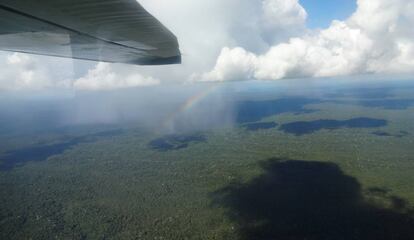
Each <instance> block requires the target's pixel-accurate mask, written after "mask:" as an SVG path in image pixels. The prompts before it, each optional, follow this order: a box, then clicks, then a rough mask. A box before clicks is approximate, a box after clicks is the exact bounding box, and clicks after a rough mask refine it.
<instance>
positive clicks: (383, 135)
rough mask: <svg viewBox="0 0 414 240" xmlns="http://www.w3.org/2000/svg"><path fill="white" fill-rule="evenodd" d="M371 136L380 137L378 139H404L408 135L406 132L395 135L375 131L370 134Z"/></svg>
mask: <svg viewBox="0 0 414 240" xmlns="http://www.w3.org/2000/svg"><path fill="white" fill-rule="evenodd" d="M372 134H374V135H376V136H380V137H396V138H402V137H406V136H408V135H410V134H409V133H408V132H406V131H399V132H398V133H395V134H392V133H389V132H384V131H375V132H372Z"/></svg>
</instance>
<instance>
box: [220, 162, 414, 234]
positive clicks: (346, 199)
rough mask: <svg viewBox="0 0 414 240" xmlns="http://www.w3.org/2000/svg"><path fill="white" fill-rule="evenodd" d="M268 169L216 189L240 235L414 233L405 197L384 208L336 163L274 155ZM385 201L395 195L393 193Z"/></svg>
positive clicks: (413, 224) (266, 163) (266, 166)
mask: <svg viewBox="0 0 414 240" xmlns="http://www.w3.org/2000/svg"><path fill="white" fill-rule="evenodd" d="M263 169H264V173H263V175H261V176H259V177H257V178H255V179H253V180H251V181H250V182H247V183H234V184H231V185H230V186H228V187H226V188H224V189H221V190H219V191H217V192H215V193H213V195H212V196H213V199H214V200H213V202H214V205H215V206H218V207H224V208H225V209H226V210H227V214H228V217H229V218H230V219H231V220H232V221H234V222H235V223H237V226H238V227H237V229H238V231H239V232H238V233H239V234H240V238H241V239H249V240H250V239H283V240H304V239H306V240H332V239H335V240H336V239H340V240H349V239H355V240H357V239H361V240H367V239H368V240H369V239H372V240H386V239H387V240H389V239H394V240H400V239H414V227H413V226H414V218H413V211H412V209H408V208H407V206H406V204H405V202H402V203H401V201H400V200H401V199H400V200H398V201H397V203H396V204H395V205H392V206H395V207H394V208H392V209H385V208H382V207H380V206H378V205H375V204H373V203H370V202H368V201H367V200H366V199H364V197H363V195H362V193H361V186H360V184H359V183H358V182H357V180H356V179H355V178H353V177H350V176H347V175H345V174H344V173H343V172H342V171H341V169H340V168H339V167H338V166H337V165H335V164H333V163H324V162H310V161H292V160H281V159H270V160H268V161H266V162H264V163H263ZM385 200H386V201H390V202H392V201H394V200H393V199H392V198H388V199H385Z"/></svg>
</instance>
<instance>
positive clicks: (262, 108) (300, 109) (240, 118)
mask: <svg viewBox="0 0 414 240" xmlns="http://www.w3.org/2000/svg"><path fill="white" fill-rule="evenodd" d="M319 102H320V100H317V99H309V98H282V99H277V100H270V101H245V102H241V103H239V104H238V105H237V106H236V121H237V122H238V123H248V122H257V121H260V120H262V119H263V118H265V117H269V116H273V115H277V114H282V113H288V112H290V113H296V114H300V113H310V112H315V111H316V110H310V109H305V108H304V107H305V106H306V105H308V104H313V103H319Z"/></svg>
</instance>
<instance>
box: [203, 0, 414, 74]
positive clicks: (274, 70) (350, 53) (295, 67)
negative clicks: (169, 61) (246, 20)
mask: <svg viewBox="0 0 414 240" xmlns="http://www.w3.org/2000/svg"><path fill="white" fill-rule="evenodd" d="M413 5H414V3H413V2H412V1H411V0H358V9H357V11H356V12H355V13H354V14H353V15H352V16H351V17H350V18H349V19H347V20H345V21H333V22H332V24H331V26H330V27H329V28H327V29H322V30H316V31H315V32H309V31H308V32H307V33H306V34H305V35H304V36H301V37H295V38H291V39H290V40H289V41H287V42H284V43H279V44H275V45H273V46H271V47H270V48H269V49H268V51H266V52H265V53H263V54H255V53H252V52H249V51H246V50H244V49H241V48H223V50H222V51H221V54H220V55H219V57H218V59H217V61H216V64H215V67H214V68H213V70H212V71H210V72H208V73H205V74H202V75H201V76H200V78H201V80H205V81H225V80H234V79H235V78H237V80H244V79H261V80H276V79H282V78H294V77H327V76H342V75H351V74H365V73H412V72H414V29H413V28H412V25H413V24H414V18H413V16H412V14H411V13H412V11H413V10H414V6H413ZM236 58H237V59H236ZM247 63H248V64H247ZM237 72H239V73H243V74H242V75H239V76H238V75H237V74H235V73H237Z"/></svg>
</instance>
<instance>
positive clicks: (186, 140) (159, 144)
mask: <svg viewBox="0 0 414 240" xmlns="http://www.w3.org/2000/svg"><path fill="white" fill-rule="evenodd" d="M206 141H207V138H206V137H205V136H204V135H201V134H193V135H178V134H173V135H167V136H164V137H161V138H157V139H154V140H152V141H151V142H150V143H149V144H148V145H149V147H150V148H152V149H154V150H157V151H160V152H166V151H171V150H179V149H183V148H187V147H188V146H189V144H190V143H201V142H206Z"/></svg>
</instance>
